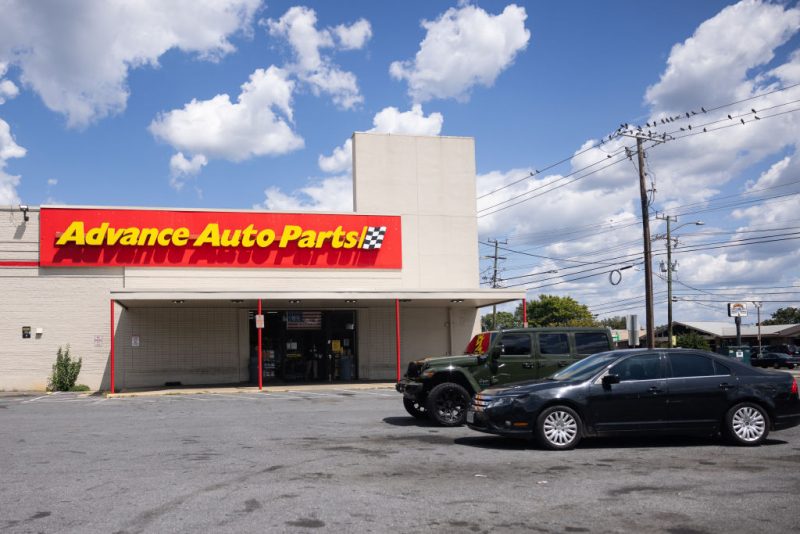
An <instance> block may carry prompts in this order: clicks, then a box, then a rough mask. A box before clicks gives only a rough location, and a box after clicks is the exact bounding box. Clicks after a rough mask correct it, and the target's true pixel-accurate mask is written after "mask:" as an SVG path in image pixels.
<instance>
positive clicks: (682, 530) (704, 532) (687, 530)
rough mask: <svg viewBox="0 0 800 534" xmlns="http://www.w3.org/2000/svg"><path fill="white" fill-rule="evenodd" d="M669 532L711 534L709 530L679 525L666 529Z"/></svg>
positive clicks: (676, 533) (670, 533) (671, 533)
mask: <svg viewBox="0 0 800 534" xmlns="http://www.w3.org/2000/svg"><path fill="white" fill-rule="evenodd" d="M666 530H667V532H669V534H709V531H708V530H703V529H697V528H694V527H686V526H678V527H672V528H668V529H666Z"/></svg>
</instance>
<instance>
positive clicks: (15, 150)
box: [0, 119, 26, 205]
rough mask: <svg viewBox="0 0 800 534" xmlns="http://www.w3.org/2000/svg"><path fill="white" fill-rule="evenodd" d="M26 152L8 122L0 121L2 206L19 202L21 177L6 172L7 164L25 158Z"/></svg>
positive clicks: (0, 192) (0, 188)
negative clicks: (15, 139)
mask: <svg viewBox="0 0 800 534" xmlns="http://www.w3.org/2000/svg"><path fill="white" fill-rule="evenodd" d="M25 153H26V150H25V149H24V148H23V147H21V146H19V145H18V144H17V143H16V141H14V137H13V136H12V135H11V127H10V126H9V125H8V123H7V122H6V121H4V120H3V119H0V205H10V204H16V203H18V202H19V196H18V195H17V186H18V185H19V180H20V178H19V176H16V175H13V174H8V173H6V172H5V167H6V163H7V161H8V160H9V159H12V158H22V157H25Z"/></svg>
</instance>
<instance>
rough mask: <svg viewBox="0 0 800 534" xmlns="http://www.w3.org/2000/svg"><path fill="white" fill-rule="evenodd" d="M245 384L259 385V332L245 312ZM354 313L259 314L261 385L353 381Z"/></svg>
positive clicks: (355, 358)
mask: <svg viewBox="0 0 800 534" xmlns="http://www.w3.org/2000/svg"><path fill="white" fill-rule="evenodd" d="M249 325H250V366H249V367H250V382H251V383H257V382H258V331H257V329H256V324H255V311H251V312H250V320H249ZM355 333H356V313H355V312H354V311H352V310H349V311H340V310H333V311H331V310H328V311H314V310H291V311H289V310H285V311H267V312H265V313H264V331H263V333H262V352H263V358H264V359H263V366H262V372H263V377H264V382H265V383H269V382H276V381H277V382H309V383H315V382H334V381H349V380H358V355H357V351H356V346H355V339H356V337H355Z"/></svg>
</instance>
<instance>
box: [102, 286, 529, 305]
mask: <svg viewBox="0 0 800 534" xmlns="http://www.w3.org/2000/svg"><path fill="white" fill-rule="evenodd" d="M110 296H111V298H112V299H113V300H115V301H116V302H118V303H119V304H121V305H123V306H125V307H129V308H142V307H152V306H157V307H163V306H168V305H174V304H181V305H184V306H197V307H201V306H202V307H234V308H244V307H255V306H256V305H257V303H258V300H259V299H262V300H263V301H267V302H269V307H270V308H272V309H275V308H276V307H279V308H284V309H292V308H297V309H300V308H309V307H313V308H321V309H334V308H368V307H374V306H393V305H394V302H395V300H399V301H400V302H401V303H402V305H403V307H424V308H431V307H442V306H449V307H463V308H482V307H484V306H492V305H496V304H503V303H505V302H512V301H515V300H523V299H524V298H525V291H523V290H506V289H465V290H406V289H398V290H381V291H364V290H340V291H339V290H337V291H302V290H301V291H298V290H269V289H266V290H257V291H256V290H253V291H229V290H225V291H215V290H205V289H203V290H183V289H181V290H150V289H147V290H136V289H123V290H115V291H111V295H110Z"/></svg>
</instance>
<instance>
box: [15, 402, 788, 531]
mask: <svg viewBox="0 0 800 534" xmlns="http://www.w3.org/2000/svg"><path fill="white" fill-rule="evenodd" d="M0 451H2V452H0V473H2V480H3V484H2V485H0V530H1V531H3V532H96V531H108V532H119V533H122V532H125V533H135V532H189V531H192V532H197V531H203V532H207V531H214V532H241V531H244V530H259V531H268V532H328V531H337V532H428V531H441V532H493V533H494V532H529V531H534V532H669V533H687V534H688V533H704V532H754V531H768V532H777V531H786V532H789V531H796V530H797V524H798V523H797V519H796V518H797V514H798V508H797V503H798V497H797V496H798V494H800V428H794V429H790V430H787V431H782V432H778V433H774V434H772V435H771V436H770V439H769V441H768V442H767V444H766V445H764V446H761V447H758V448H738V447H732V446H728V445H725V444H724V443H723V442H721V441H719V440H715V439H710V438H709V439H701V438H660V439H647V438H640V439H635V440H617V439H614V440H585V441H584V442H582V444H581V445H580V446H579V448H578V449H577V450H575V451H570V452H548V451H543V450H539V449H537V448H536V447H534V446H532V445H530V444H527V443H525V442H517V441H512V440H507V439H503V438H499V437H494V436H487V435H482V434H477V433H475V432H472V431H471V430H469V429H467V428H438V427H433V426H430V425H429V424H426V423H420V422H418V421H416V420H414V419H412V418H411V417H409V416H407V414H406V412H405V411H404V410H403V407H402V404H401V401H400V396H399V395H398V394H397V393H395V392H394V391H391V390H366V391H348V390H337V389H328V390H324V391H320V390H317V391H313V392H310V391H303V392H299V391H288V392H283V393H271V394H264V393H236V394H225V393H222V394H201V395H168V396H160V397H149V398H116V399H107V398H104V397H99V396H82V395H76V394H56V395H49V396H13V395H5V396H2V397H0Z"/></svg>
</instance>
